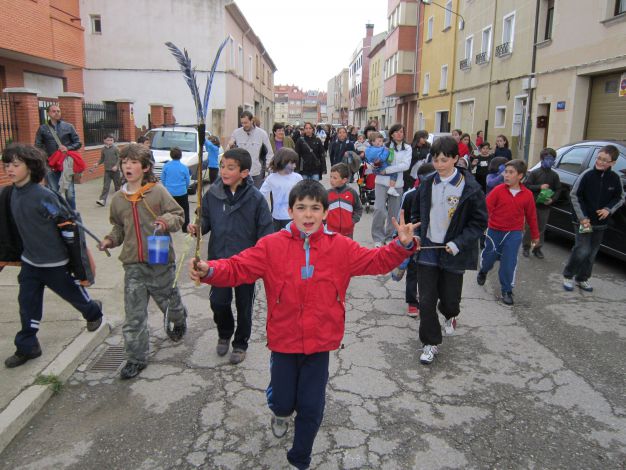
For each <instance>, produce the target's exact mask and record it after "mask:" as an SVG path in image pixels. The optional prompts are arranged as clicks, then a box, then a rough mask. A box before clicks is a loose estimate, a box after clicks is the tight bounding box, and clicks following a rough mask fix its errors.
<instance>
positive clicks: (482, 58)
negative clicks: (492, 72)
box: [476, 51, 489, 65]
mask: <svg viewBox="0 0 626 470" xmlns="http://www.w3.org/2000/svg"><path fill="white" fill-rule="evenodd" d="M487 62H489V57H488V56H487V52H486V51H485V52H481V53H480V54H476V64H477V65H482V64H486V63H487Z"/></svg>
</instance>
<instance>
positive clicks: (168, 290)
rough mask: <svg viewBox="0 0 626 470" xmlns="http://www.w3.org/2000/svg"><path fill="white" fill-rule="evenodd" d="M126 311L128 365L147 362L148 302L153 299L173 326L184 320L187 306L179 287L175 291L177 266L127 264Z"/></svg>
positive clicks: (125, 341) (124, 331)
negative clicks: (129, 363) (166, 313)
mask: <svg viewBox="0 0 626 470" xmlns="http://www.w3.org/2000/svg"><path fill="white" fill-rule="evenodd" d="M124 271H125V273H124V309H125V311H126V320H125V322H124V327H123V328H122V331H123V333H124V343H125V348H126V358H127V359H128V361H129V362H136V363H138V364H146V363H147V362H148V350H149V342H148V339H149V334H148V300H149V299H150V297H152V298H153V299H154V301H155V302H156V303H157V305H158V306H159V308H160V309H161V311H162V312H163V313H165V312H166V310H167V309H168V306H169V310H167V311H168V316H169V319H170V320H171V321H172V322H173V323H174V324H179V323H181V322H182V321H183V320H184V318H185V307H184V305H183V302H182V299H181V298H180V293H179V292H178V288H175V289H172V283H173V282H174V276H175V265H174V264H163V265H160V264H157V265H150V264H143V263H137V264H128V265H125V266H124Z"/></svg>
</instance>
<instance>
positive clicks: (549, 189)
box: [522, 147, 561, 259]
mask: <svg viewBox="0 0 626 470" xmlns="http://www.w3.org/2000/svg"><path fill="white" fill-rule="evenodd" d="M539 159H540V160H541V166H540V167H539V168H537V169H536V170H533V171H531V172H530V173H529V174H528V177H527V178H526V181H525V182H524V185H525V186H526V187H527V188H528V189H530V190H531V191H532V192H533V196H534V197H535V204H536V210H537V225H538V226H539V243H537V244H536V245H535V246H534V247H533V250H532V251H533V255H535V256H536V257H537V258H539V259H543V258H544V255H543V252H542V251H541V247H542V246H543V240H544V235H545V233H546V225H547V224H548V218H549V217H550V207H552V203H553V202H554V201H558V199H559V196H560V195H561V179H560V178H559V174H558V173H557V172H556V171H554V170H553V169H552V165H554V161H555V160H556V152H555V151H554V149H551V148H549V147H547V148H545V149H543V150H542V151H541V153H540V154H539ZM530 245H531V244H530V228H529V227H528V226H526V231H525V232H524V238H523V240H522V254H523V255H524V256H525V257H526V258H528V257H529V256H530V248H531V246H530Z"/></svg>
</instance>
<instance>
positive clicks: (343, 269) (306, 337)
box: [202, 222, 415, 354]
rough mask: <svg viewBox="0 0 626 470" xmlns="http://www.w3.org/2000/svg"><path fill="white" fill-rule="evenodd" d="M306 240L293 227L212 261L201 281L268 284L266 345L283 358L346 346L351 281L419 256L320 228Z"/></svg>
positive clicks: (393, 245)
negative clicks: (372, 246) (366, 244)
mask: <svg viewBox="0 0 626 470" xmlns="http://www.w3.org/2000/svg"><path fill="white" fill-rule="evenodd" d="M309 245H310V248H309V260H308V267H309V269H308V272H309V273H310V276H309V277H308V279H303V277H306V273H307V256H306V255H307V253H306V251H305V239H304V238H303V236H302V234H301V232H300V231H299V230H298V229H297V228H296V226H295V224H294V223H293V222H291V223H290V224H289V225H287V227H286V228H285V229H283V230H281V231H280V232H276V233H273V234H271V235H267V236H265V237H263V238H261V239H260V240H259V241H258V242H257V244H256V245H255V246H253V247H251V248H248V249H246V250H244V251H242V252H241V253H239V254H237V255H235V256H233V257H231V258H225V259H219V260H213V261H209V262H208V264H209V267H210V269H209V275H208V276H206V277H205V278H204V279H203V280H202V282H204V283H206V284H211V285H214V286H218V287H230V286H238V285H241V284H251V283H253V282H254V281H256V280H257V279H259V278H262V279H263V284H264V285H265V295H266V298H267V324H266V329H267V346H268V348H269V349H270V350H271V351H275V352H281V353H304V354H313V353H317V352H323V351H332V350H334V349H337V348H338V347H339V345H340V344H341V339H342V338H343V333H344V326H345V325H344V323H345V299H346V290H347V289H348V284H349V283H350V278H351V277H352V276H361V275H368V274H369V275H373V274H385V273H388V272H389V271H391V270H392V269H393V268H395V267H396V266H398V265H399V264H400V263H402V261H403V260H404V259H405V258H407V257H408V256H409V255H410V254H411V253H413V252H414V251H415V245H414V246H413V247H412V248H411V249H406V248H404V247H403V246H401V245H400V243H399V242H396V241H394V242H392V243H390V244H389V245H386V246H384V247H382V248H378V249H369V248H365V247H362V246H360V245H359V244H358V243H357V242H355V241H353V240H351V239H349V238H346V237H342V236H339V235H337V234H335V233H330V232H327V231H325V230H324V229H323V228H320V230H318V231H317V232H315V233H314V234H312V235H311V236H310V237H309Z"/></svg>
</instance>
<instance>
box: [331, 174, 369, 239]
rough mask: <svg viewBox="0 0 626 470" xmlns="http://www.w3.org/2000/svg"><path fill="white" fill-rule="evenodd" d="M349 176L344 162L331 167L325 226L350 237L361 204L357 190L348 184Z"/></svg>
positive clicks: (359, 216)
mask: <svg viewBox="0 0 626 470" xmlns="http://www.w3.org/2000/svg"><path fill="white" fill-rule="evenodd" d="M349 178H350V169H349V168H348V165H346V164H345V163H337V164H336V165H333V166H332V167H331V169H330V186H331V188H330V189H329V190H328V216H327V217H326V227H328V230H330V231H332V232H337V233H340V234H342V235H345V236H346V237H348V238H352V236H353V235H354V225H355V224H356V223H357V222H358V221H359V220H361V215H362V214H363V206H362V205H361V200H360V199H359V195H358V194H357V192H356V191H355V190H354V189H352V188H351V187H350V186H348V179H349Z"/></svg>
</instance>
